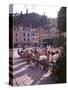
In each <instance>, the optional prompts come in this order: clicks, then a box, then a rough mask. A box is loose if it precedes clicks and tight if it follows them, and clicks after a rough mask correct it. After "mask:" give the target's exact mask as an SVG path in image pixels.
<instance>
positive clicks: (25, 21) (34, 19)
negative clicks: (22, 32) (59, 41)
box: [13, 13, 47, 28]
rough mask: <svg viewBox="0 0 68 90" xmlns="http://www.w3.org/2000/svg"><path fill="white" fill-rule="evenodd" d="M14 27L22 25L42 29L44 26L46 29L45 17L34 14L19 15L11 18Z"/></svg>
mask: <svg viewBox="0 0 68 90" xmlns="http://www.w3.org/2000/svg"><path fill="white" fill-rule="evenodd" d="M13 18H14V19H13V20H14V25H23V26H25V27H26V26H30V25H31V26H32V27H33V28H34V27H36V28H37V27H40V26H41V27H44V25H46V28H47V17H46V16H43V15H39V14H36V13H29V14H22V13H21V14H19V15H14V16H13Z"/></svg>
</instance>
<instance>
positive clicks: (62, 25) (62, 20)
mask: <svg viewBox="0 0 68 90" xmlns="http://www.w3.org/2000/svg"><path fill="white" fill-rule="evenodd" d="M57 25H58V29H59V32H66V7H61V8H60V11H59V12H58V21H57Z"/></svg>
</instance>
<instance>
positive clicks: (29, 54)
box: [18, 48, 62, 70]
mask: <svg viewBox="0 0 68 90" xmlns="http://www.w3.org/2000/svg"><path fill="white" fill-rule="evenodd" d="M61 52H62V48H50V49H49V48H44V49H40V48H34V49H27V50H25V49H24V50H21V51H19V49H18V55H20V57H21V58H23V59H24V60H25V61H27V63H34V64H35V65H36V66H38V65H39V66H40V67H41V68H42V69H43V70H46V68H47V67H48V68H50V69H51V70H52V69H53V67H55V64H56V61H57V60H58V58H59V57H61Z"/></svg>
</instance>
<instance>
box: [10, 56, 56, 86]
mask: <svg viewBox="0 0 68 90" xmlns="http://www.w3.org/2000/svg"><path fill="white" fill-rule="evenodd" d="M9 67H10V68H12V67H13V71H9V73H11V74H12V73H13V86H29V85H40V84H41V85H42V84H49V83H51V84H52V83H55V76H54V75H53V74H51V72H48V73H47V74H46V72H45V71H43V70H42V69H41V68H40V67H39V66H35V65H31V64H28V63H27V62H26V61H24V60H23V59H21V58H19V57H15V58H14V61H13V66H12V65H9Z"/></svg>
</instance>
